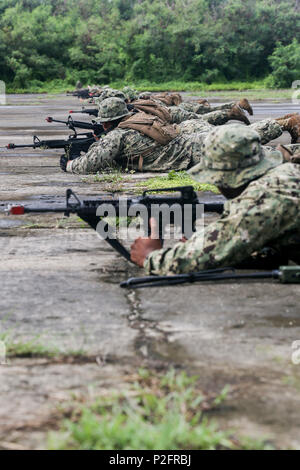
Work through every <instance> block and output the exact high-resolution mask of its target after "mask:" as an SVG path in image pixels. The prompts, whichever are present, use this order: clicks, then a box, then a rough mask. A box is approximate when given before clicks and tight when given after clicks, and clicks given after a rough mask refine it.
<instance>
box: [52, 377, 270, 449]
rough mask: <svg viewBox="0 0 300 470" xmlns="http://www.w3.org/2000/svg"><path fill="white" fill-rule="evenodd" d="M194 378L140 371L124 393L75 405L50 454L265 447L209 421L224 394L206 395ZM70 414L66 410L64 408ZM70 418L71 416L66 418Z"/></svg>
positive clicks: (57, 435)
mask: <svg viewBox="0 0 300 470" xmlns="http://www.w3.org/2000/svg"><path fill="white" fill-rule="evenodd" d="M197 382H198V378H197V377H188V376H187V375H186V374H185V373H184V372H183V373H176V372H175V371H174V370H173V369H172V370H170V371H169V372H168V373H166V374H164V375H157V374H155V373H152V372H150V371H148V370H144V369H142V370H140V371H139V373H138V376H137V379H136V380H135V382H133V383H131V384H129V388H128V390H127V391H126V392H124V393H114V394H110V395H109V396H102V397H101V399H100V398H99V399H96V400H94V401H93V402H92V403H90V404H87V403H80V402H79V403H78V402H74V403H73V405H72V411H71V418H68V419H66V420H64V421H63V422H62V423H61V426H60V430H59V431H58V432H55V433H54V432H52V433H50V434H49V439H48V443H49V448H50V449H55V450H63V449H75V450H88V449H89V450H157V449H160V450H180V449H182V450H184V449H189V450H193V449H196V450H202V449H205V450H214V449H245V448H249V449H250V448H251V449H253V448H255V449H258V448H259V449H265V448H266V445H265V444H264V443H263V442H258V441H256V442H254V441H251V440H247V442H246V441H245V443H243V442H242V441H237V439H236V438H234V437H233V436H232V433H230V432H229V431H224V430H221V429H220V428H219V427H218V425H217V423H216V422H214V421H213V420H210V419H208V417H207V416H206V412H205V410H210V411H212V410H213V409H216V407H217V406H220V405H221V404H222V403H223V402H224V400H226V396H227V391H226V390H223V391H222V392H221V394H220V395H219V396H217V397H205V396H204V395H203V394H202V392H201V391H200V390H199V387H198V385H197ZM68 413H70V408H69V409H68ZM68 416H70V414H68Z"/></svg>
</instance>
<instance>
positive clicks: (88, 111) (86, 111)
mask: <svg viewBox="0 0 300 470" xmlns="http://www.w3.org/2000/svg"><path fill="white" fill-rule="evenodd" d="M127 109H128V111H134V110H135V108H134V105H133V104H131V103H127ZM69 113H70V114H79V113H81V114H88V115H89V116H95V117H98V113H99V111H98V109H86V108H82V109H81V110H80V111H73V110H72V111H69Z"/></svg>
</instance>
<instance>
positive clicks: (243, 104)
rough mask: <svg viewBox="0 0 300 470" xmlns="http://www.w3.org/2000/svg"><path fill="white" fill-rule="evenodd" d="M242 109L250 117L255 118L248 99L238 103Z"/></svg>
mask: <svg viewBox="0 0 300 470" xmlns="http://www.w3.org/2000/svg"><path fill="white" fill-rule="evenodd" d="M237 104H238V105H239V106H240V107H241V108H242V109H244V110H245V111H247V112H248V113H249V114H250V116H253V109H252V106H251V104H250V103H249V101H248V100H247V98H243V99H242V100H241V101H239V102H238V103H237Z"/></svg>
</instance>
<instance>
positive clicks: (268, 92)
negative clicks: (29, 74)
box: [7, 79, 292, 100]
mask: <svg viewBox="0 0 300 470" xmlns="http://www.w3.org/2000/svg"><path fill="white" fill-rule="evenodd" d="M265 83H266V81H265V79H263V80H252V81H232V82H229V83H227V82H224V83H211V84H207V83H203V82H197V81H194V82H183V81H181V80H172V81H169V82H164V83H155V82H150V81H147V80H143V81H139V82H136V83H128V82H126V81H125V80H118V81H115V82H112V83H110V84H109V85H110V86H111V87H113V88H120V89H122V88H123V87H124V86H125V85H128V86H131V87H132V88H135V89H136V90H138V91H148V90H151V91H185V92H193V94H199V95H201V96H205V97H208V98H209V97H219V98H226V99H236V98H239V97H240V96H241V95H240V94H241V92H243V94H247V97H249V98H250V99H275V100H276V99H290V98H291V94H292V93H291V90H290V89H287V90H276V89H268V88H267V87H266V85H265ZM84 86H87V84H85V85H84ZM73 88H74V85H72V84H70V83H68V82H64V81H62V80H54V81H52V82H46V83H38V82H35V83H34V84H33V85H32V86H28V87H27V88H12V87H11V86H10V85H8V87H7V93H8V94H9V93H20V94H22V93H51V94H57V93H65V92H66V91H67V90H70V89H71V90H72V89H73Z"/></svg>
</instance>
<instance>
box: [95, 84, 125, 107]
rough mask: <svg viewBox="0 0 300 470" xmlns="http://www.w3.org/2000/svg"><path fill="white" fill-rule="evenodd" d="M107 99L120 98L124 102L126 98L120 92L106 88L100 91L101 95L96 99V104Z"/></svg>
mask: <svg viewBox="0 0 300 470" xmlns="http://www.w3.org/2000/svg"><path fill="white" fill-rule="evenodd" d="M107 98H121V100H124V101H125V100H126V96H125V95H124V93H123V92H122V91H120V90H114V89H113V88H106V89H105V90H103V91H102V93H101V95H100V96H99V98H98V99H97V102H98V104H99V105H100V103H102V101H104V100H106V99H107Z"/></svg>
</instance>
